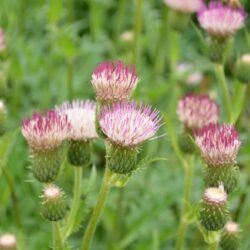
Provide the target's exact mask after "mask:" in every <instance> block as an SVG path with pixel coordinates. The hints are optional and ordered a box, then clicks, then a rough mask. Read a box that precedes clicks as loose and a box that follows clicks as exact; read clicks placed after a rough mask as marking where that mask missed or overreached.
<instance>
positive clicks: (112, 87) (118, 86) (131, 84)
mask: <svg viewBox="0 0 250 250" xmlns="http://www.w3.org/2000/svg"><path fill="white" fill-rule="evenodd" d="M91 82H92V85H93V87H94V89H95V92H96V97H97V99H98V100H102V101H112V100H124V99H128V98H129V97H130V95H131V94H132V91H133V90H134V89H135V87H136V85H137V83H138V77H137V75H136V71H135V68H134V67H133V66H126V65H125V64H123V63H122V62H120V61H117V62H104V63H101V64H100V65H99V66H98V67H97V68H96V69H95V71H94V73H93V74H92V80H91Z"/></svg>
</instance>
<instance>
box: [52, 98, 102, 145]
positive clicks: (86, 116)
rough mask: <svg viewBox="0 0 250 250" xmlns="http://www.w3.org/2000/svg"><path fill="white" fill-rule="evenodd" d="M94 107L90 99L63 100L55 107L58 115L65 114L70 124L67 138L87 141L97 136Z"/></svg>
mask: <svg viewBox="0 0 250 250" xmlns="http://www.w3.org/2000/svg"><path fill="white" fill-rule="evenodd" d="M95 109H96V105H95V102H93V101H90V100H86V101H81V100H75V101H73V102H71V103H70V102H65V103H63V104H62V105H60V106H57V107H56V111H57V112H58V113H59V114H60V115H62V116H67V119H68V122H69V123H70V125H71V129H70V132H69V133H68V134H67V139H70V140H84V141H89V140H92V139H95V138H97V137H98V136H97V133H96V129H95Z"/></svg>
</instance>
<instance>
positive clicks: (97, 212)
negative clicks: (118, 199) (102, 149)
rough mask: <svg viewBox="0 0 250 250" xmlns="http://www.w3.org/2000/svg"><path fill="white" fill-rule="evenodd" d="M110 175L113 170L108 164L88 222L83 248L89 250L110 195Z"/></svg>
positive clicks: (82, 249)
mask: <svg viewBox="0 0 250 250" xmlns="http://www.w3.org/2000/svg"><path fill="white" fill-rule="evenodd" d="M110 177H111V171H110V170H109V168H108V166H106V168H105V173H104V177H103V180H102V186H101V190H100V193H99V196H98V199H97V203H96V205H95V208H94V211H93V213H92V215H91V218H90V221H89V224H88V226H87V229H86V231H85V234H84V237H83V243H82V246H81V250H89V249H90V245H91V242H92V239H93V236H94V233H95V230H96V226H97V223H98V221H99V218H100V216H101V213H102V210H103V208H104V205H105V201H106V198H107V195H108V191H109V189H110Z"/></svg>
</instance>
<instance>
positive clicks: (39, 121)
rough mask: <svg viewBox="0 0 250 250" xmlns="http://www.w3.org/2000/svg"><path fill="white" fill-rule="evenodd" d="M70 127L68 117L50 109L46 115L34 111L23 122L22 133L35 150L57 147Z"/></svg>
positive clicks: (65, 136)
mask: <svg viewBox="0 0 250 250" xmlns="http://www.w3.org/2000/svg"><path fill="white" fill-rule="evenodd" d="M70 129H71V127H70V124H69V122H68V119H67V117H66V116H65V115H60V114H59V113H58V112H56V111H49V112H48V113H47V114H46V115H44V116H43V115H39V114H37V113H34V114H33V116H32V117H31V118H28V119H25V120H23V122H22V134H23V136H24V137H25V138H26V140H27V141H28V144H29V146H30V147H31V149H32V150H34V151H47V150H53V149H55V148H57V147H58V146H60V145H61V143H62V141H63V140H64V139H66V138H67V135H68V133H69V132H70Z"/></svg>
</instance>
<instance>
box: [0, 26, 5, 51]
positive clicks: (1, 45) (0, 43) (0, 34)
mask: <svg viewBox="0 0 250 250" xmlns="http://www.w3.org/2000/svg"><path fill="white" fill-rule="evenodd" d="M3 50H5V36H4V31H3V30H2V29H1V28H0V52H1V51H3Z"/></svg>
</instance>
